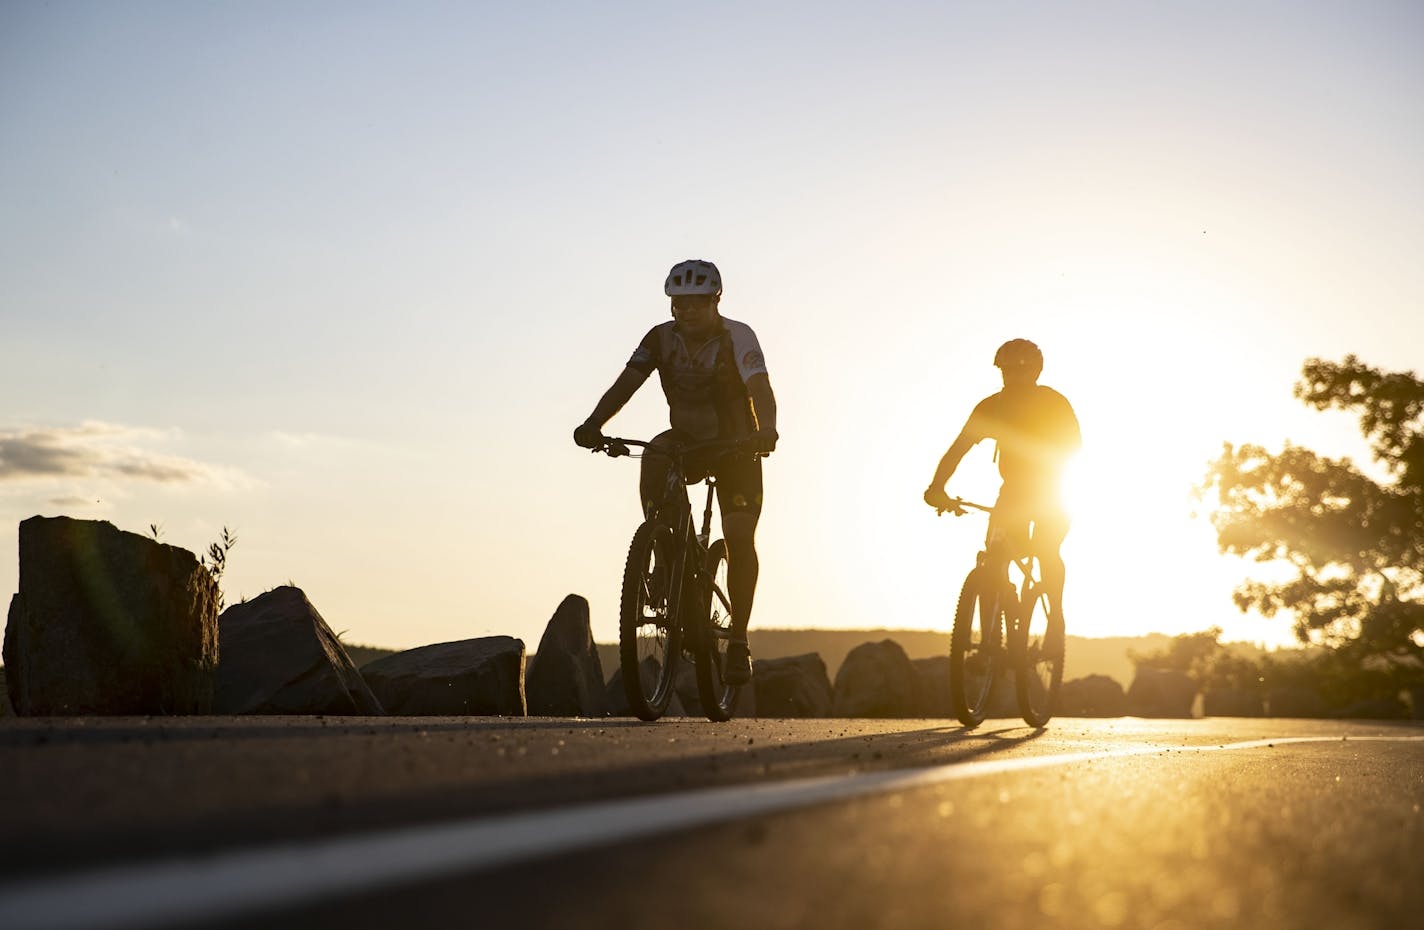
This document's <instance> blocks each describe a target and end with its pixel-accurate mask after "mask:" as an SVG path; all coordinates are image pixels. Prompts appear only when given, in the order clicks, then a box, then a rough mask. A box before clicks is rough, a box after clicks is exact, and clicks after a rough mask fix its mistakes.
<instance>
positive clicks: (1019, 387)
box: [925, 339, 1083, 617]
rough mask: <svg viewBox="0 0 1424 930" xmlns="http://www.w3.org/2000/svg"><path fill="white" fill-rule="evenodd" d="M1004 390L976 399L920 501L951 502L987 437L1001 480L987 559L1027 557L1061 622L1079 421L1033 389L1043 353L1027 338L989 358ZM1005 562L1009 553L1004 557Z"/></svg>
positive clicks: (1061, 403)
mask: <svg viewBox="0 0 1424 930" xmlns="http://www.w3.org/2000/svg"><path fill="white" fill-rule="evenodd" d="M994 365H995V366H996V367H997V368H998V369H999V371H1000V373H1001V374H1002V375H1003V378H1004V389H1003V390H1002V391H1000V392H999V393H997V394H994V395H991V396H989V397H986V398H984V399H983V400H981V401H980V402H979V403H978V404H977V405H976V406H975V408H974V411H973V412H972V413H970V414H969V420H968V421H967V422H966V423H965V424H964V429H962V430H961V431H960V433H959V436H958V437H957V438H956V439H955V440H954V443H953V444H952V445H950V447H949V450H948V451H947V452H945V454H944V457H943V458H942V459H940V463H939V468H937V469H935V476H934V480H933V481H931V482H930V486H929V487H928V488H926V489H925V503H927V504H929V505H930V506H931V507H935V508H937V509H940V510H946V509H949V508H950V507H951V506H952V502H951V500H950V498H949V496H948V495H947V494H946V493H945V490H944V488H945V484H946V483H947V482H948V481H949V479H950V477H951V476H952V475H953V474H954V470H955V469H956V468H958V467H959V462H960V460H961V459H962V458H964V453H966V452H968V451H969V450H970V449H971V448H972V447H973V446H974V445H975V443H977V442H979V441H980V440H983V439H993V440H995V441H996V442H997V443H998V448H997V450H996V453H995V454H996V457H997V458H998V461H999V474H1000V476H1001V477H1002V478H1003V479H1004V483H1003V485H1002V487H1000V489H999V499H998V501H997V502H996V503H995V504H994V512H993V514H992V515H991V516H990V518H989V533H988V538H987V542H986V545H987V546H988V549H987V550H986V551H989V552H990V553H994V552H1000V551H1002V548H1001V547H1002V546H1005V545H1007V546H1009V547H1010V548H1011V550H1012V551H1014V552H1020V553H1032V554H1033V555H1036V556H1037V557H1038V561H1039V564H1040V565H1041V566H1042V568H1043V580H1044V584H1045V585H1046V586H1047V588H1048V596H1049V602H1050V603H1051V604H1052V607H1053V610H1054V612H1055V613H1057V614H1058V615H1059V616H1060V617H1061V616H1062V599H1063V580H1064V575H1065V569H1064V565H1063V556H1062V554H1061V553H1060V551H1059V550H1060V548H1061V547H1062V545H1063V539H1064V537H1066V536H1067V535H1068V523H1069V520H1068V511H1067V509H1066V508H1065V507H1064V506H1063V494H1062V479H1063V469H1064V466H1065V465H1066V464H1067V462H1068V459H1069V458H1070V457H1071V456H1072V455H1073V453H1075V452H1077V451H1078V448H1079V447H1080V446H1081V445H1082V444H1083V437H1082V433H1081V431H1080V429H1079V426H1078V417H1077V415H1075V414H1074V413H1073V407H1072V405H1071V404H1069V403H1068V399H1067V398H1066V397H1064V396H1063V395H1062V394H1059V393H1058V392H1057V391H1055V390H1053V389H1052V388H1050V387H1046V386H1044V385H1041V384H1039V383H1038V376H1039V375H1040V374H1041V373H1042V372H1043V353H1042V352H1040V351H1039V349H1038V346H1036V345H1034V344H1033V343H1032V342H1029V341H1028V340H1027V339H1011V340H1010V341H1008V342H1006V343H1004V344H1003V345H1002V346H1000V347H999V351H998V352H996V353H995V354H994ZM1004 559H1005V560H1006V561H1005V564H1007V559H1008V555H1007V554H1006V555H1004Z"/></svg>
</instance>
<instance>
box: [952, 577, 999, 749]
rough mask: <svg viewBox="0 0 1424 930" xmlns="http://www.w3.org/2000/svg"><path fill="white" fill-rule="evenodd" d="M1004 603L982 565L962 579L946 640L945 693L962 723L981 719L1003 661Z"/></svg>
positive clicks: (982, 720)
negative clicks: (947, 683) (947, 652)
mask: <svg viewBox="0 0 1424 930" xmlns="http://www.w3.org/2000/svg"><path fill="white" fill-rule="evenodd" d="M1003 630H1004V605H1003V603H1002V594H1001V592H1000V590H999V585H997V584H995V583H994V579H992V578H991V577H990V576H989V575H988V574H986V573H985V572H984V571H983V570H982V569H979V568H976V569H974V570H973V571H971V572H970V573H969V576H968V577H967V578H965V579H964V587H963V589H961V591H960V593H959V606H958V608H957V609H956V610H955V612H954V633H953V634H952V635H951V636H950V640H949V696H950V701H951V703H952V704H953V705H954V715H955V716H956V717H958V718H959V722H960V723H962V724H964V725H965V726H966V727H974V726H978V725H979V724H981V723H983V722H984V712H985V710H986V709H987V708H988V706H989V694H990V692H992V691H993V689H994V679H995V678H996V677H997V675H998V673H999V670H1000V666H1001V665H1002V664H1003V657H1002V653H1003V649H1002V646H1003Z"/></svg>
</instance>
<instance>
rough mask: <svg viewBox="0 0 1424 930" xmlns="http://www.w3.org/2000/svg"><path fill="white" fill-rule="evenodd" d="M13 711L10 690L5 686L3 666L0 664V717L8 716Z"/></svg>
mask: <svg viewBox="0 0 1424 930" xmlns="http://www.w3.org/2000/svg"><path fill="white" fill-rule="evenodd" d="M14 712H15V708H13V707H11V706H10V692H9V690H8V689H7V688H6V687H5V668H4V666H0V717H8V716H10V715H11V714H13V713H14Z"/></svg>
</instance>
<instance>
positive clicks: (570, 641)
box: [524, 594, 608, 717]
mask: <svg viewBox="0 0 1424 930" xmlns="http://www.w3.org/2000/svg"><path fill="white" fill-rule="evenodd" d="M524 693H525V697H526V698H527V701H528V705H529V713H530V715H531V716H547V717H602V716H605V715H607V713H608V698H607V696H606V695H605V694H604V692H603V663H602V662H600V661H599V658H598V650H597V649H596V648H595V647H594V645H593V630H592V628H591V627H590V626H589V620H588V601H586V600H584V599H583V598H581V597H579V596H578V595H577V594H570V595H569V596H568V597H566V598H564V602H563V603H562V604H560V605H559V609H558V610H556V611H554V616H553V618H552V619H550V620H549V625H548V626H547V627H545V628H544V636H543V638H542V639H540V640H539V651H538V652H537V653H535V654H534V658H533V659H532V660H531V661H530V663H529V673H528V675H527V676H526V677H525V681H524Z"/></svg>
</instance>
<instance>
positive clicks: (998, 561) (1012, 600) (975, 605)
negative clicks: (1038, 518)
mask: <svg viewBox="0 0 1424 930" xmlns="http://www.w3.org/2000/svg"><path fill="white" fill-rule="evenodd" d="M947 503H948V506H946V507H941V508H940V512H941V513H943V512H944V511H945V510H949V511H951V512H952V513H954V514H955V515H956V516H961V515H963V514H964V512H965V508H966V507H967V508H971V509H974V510H979V511H983V512H985V513H989V514H992V513H993V508H992V507H985V506H984V505H982V504H973V503H970V502H968V501H964V500H956V499H947ZM992 526H993V525H992V524H991V531H990V534H989V538H988V539H987V540H986V541H985V544H984V548H983V549H982V550H981V551H980V552H979V554H978V555H977V557H976V558H975V564H974V569H973V571H971V572H970V574H969V576H968V577H967V578H966V579H965V582H964V588H963V591H962V592H961V594H960V603H959V606H958V607H956V610H955V623H954V631H953V633H952V636H951V645H950V683H951V696H952V699H953V701H954V702H955V714H956V715H957V716H958V717H959V718H960V721H961V722H962V723H963V724H964V725H965V726H976V725H978V724H979V723H981V722H982V721H983V719H984V710H985V707H986V701H987V699H988V696H989V693H990V691H991V690H992V688H993V687H994V681H995V679H996V678H997V676H998V674H999V670H1000V664H999V657H1000V656H1002V657H1003V658H1006V659H1007V660H1008V661H1007V667H1008V669H1009V670H1011V671H1013V672H1014V673H1015V675H1014V690H1015V691H1016V692H1017V696H1018V704H1019V709H1020V711H1021V713H1022V716H1023V718H1024V721H1025V722H1026V723H1028V724H1029V725H1030V726H1036V727H1042V726H1044V725H1045V724H1046V723H1047V722H1048V720H1049V718H1050V717H1051V716H1052V712H1053V704H1054V701H1055V700H1056V695H1057V693H1058V688H1059V686H1060V685H1061V684H1062V675H1063V653H1062V645H1061V644H1062V639H1061V637H1062V636H1063V625H1062V624H1063V620H1062V616H1061V615H1059V614H1058V612H1057V607H1056V605H1051V604H1050V603H1049V600H1050V599H1049V597H1048V596H1047V591H1046V586H1045V584H1044V581H1043V578H1042V568H1043V563H1042V560H1041V559H1040V558H1038V556H1037V555H1036V554H1034V553H1033V552H1032V551H1031V549H1030V551H1028V552H1023V553H1021V554H1020V553H1017V552H1016V551H1015V550H1014V549H1011V548H1010V540H1009V539H1008V538H1006V537H1005V536H1004V535H1002V534H1001V533H999V532H995V531H994V529H992ZM1012 568H1017V569H1018V571H1019V574H1020V576H1021V580H1020V581H1019V582H1018V583H1017V584H1016V583H1015V580H1014V578H1013V576H1012V573H1011V569H1012ZM966 598H969V599H970V600H968V601H966ZM1040 600H1042V601H1043V602H1044V603H1043V612H1042V615H1041V616H1042V621H1041V622H1042V623H1043V624H1045V625H1046V629H1045V628H1044V627H1040V626H1039V625H1038V624H1039V623H1040V621H1038V620H1035V612H1036V611H1037V610H1038V606H1039V605H1038V602H1039V601H1040ZM976 617H977V618H978V620H977V624H978V625H977V628H976V626H975V624H976V619H975V618H976ZM1001 623H1002V628H1000V627H1001ZM1055 631H1056V632H1055ZM1055 636H1056V637H1058V639H1056V640H1055ZM1052 643H1056V645H1052V646H1051V647H1050V644H1052ZM1005 647H1007V648H1005ZM981 652H982V654H986V655H987V657H988V663H987V668H988V671H987V672H986V673H984V674H982V675H980V676H978V678H977V679H976V678H975V677H974V675H973V674H972V672H970V671H968V669H969V665H968V661H969V660H968V658H967V657H969V656H972V655H974V654H976V653H981Z"/></svg>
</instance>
